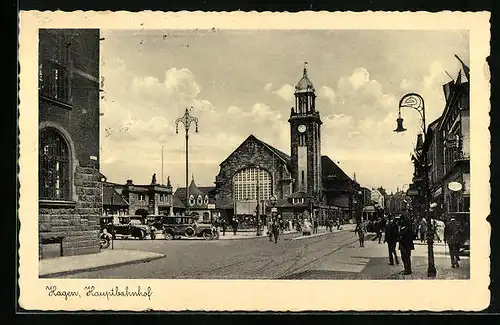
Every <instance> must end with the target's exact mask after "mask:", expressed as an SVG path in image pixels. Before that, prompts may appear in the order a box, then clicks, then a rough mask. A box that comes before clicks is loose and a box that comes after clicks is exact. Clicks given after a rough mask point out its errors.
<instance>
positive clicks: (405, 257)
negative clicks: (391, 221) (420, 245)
mask: <svg viewBox="0 0 500 325" xmlns="http://www.w3.org/2000/svg"><path fill="white" fill-rule="evenodd" d="M414 249H415V246H414V244H413V232H412V230H411V227H410V222H409V221H408V219H406V218H402V219H401V226H400V228H399V250H400V252H401V260H402V261H403V265H404V270H403V271H402V272H401V273H402V274H404V275H409V274H411V251H412V250H414Z"/></svg>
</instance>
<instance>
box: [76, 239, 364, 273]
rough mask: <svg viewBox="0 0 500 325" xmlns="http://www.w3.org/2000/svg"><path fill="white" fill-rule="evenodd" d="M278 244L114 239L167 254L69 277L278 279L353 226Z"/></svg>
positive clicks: (333, 245) (329, 248)
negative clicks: (145, 261) (147, 260)
mask: <svg viewBox="0 0 500 325" xmlns="http://www.w3.org/2000/svg"><path fill="white" fill-rule="evenodd" d="M294 237H297V235H296V234H289V235H284V236H283V237H282V238H280V240H279V242H278V243H277V244H275V243H274V242H269V240H268V239H267V237H264V238H255V239H241V240H217V241H204V240H175V241H164V240H161V239H158V240H142V241H139V240H116V241H115V249H137V250H142V251H152V252H159V253H164V254H166V258H163V259H160V260H156V261H152V262H149V263H142V264H135V265H128V266H124V267H116V268H110V269H106V270H100V271H95V272H87V273H79V274H74V275H70V276H67V277H68V278H69V277H71V278H117V279H121V278H136V279H137V278H154V279H172V278H174V279H186V278H189V279H193V278H197V279H278V278H289V277H290V276H292V275H293V274H295V273H301V272H304V271H307V270H308V269H309V268H311V267H314V266H315V265H317V264H318V263H319V262H321V261H323V260H325V259H328V258H330V257H331V256H333V255H334V254H335V253H336V252H337V251H339V250H342V249H343V248H344V247H346V246H348V245H350V244H351V243H353V242H355V241H356V238H355V236H354V233H353V232H352V231H350V230H342V231H339V232H337V231H336V232H334V233H328V234H325V235H321V236H317V237H312V238H306V239H301V240H291V239H292V238H294Z"/></svg>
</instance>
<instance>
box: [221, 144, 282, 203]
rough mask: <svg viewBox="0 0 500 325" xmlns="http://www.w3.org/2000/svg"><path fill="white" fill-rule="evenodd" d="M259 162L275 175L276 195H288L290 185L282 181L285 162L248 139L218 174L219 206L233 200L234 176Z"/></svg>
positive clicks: (222, 166)
mask: <svg viewBox="0 0 500 325" xmlns="http://www.w3.org/2000/svg"><path fill="white" fill-rule="evenodd" d="M256 164H258V165H259V167H260V168H262V169H265V170H267V171H268V172H269V173H270V174H271V175H272V177H273V185H272V186H273V191H274V195H276V197H278V198H282V197H283V196H284V195H288V194H289V193H288V192H289V191H288V185H283V182H281V181H280V180H281V178H282V173H283V169H284V165H285V163H284V162H283V161H282V160H281V159H280V158H278V157H277V156H276V155H274V154H273V153H272V152H271V151H270V150H269V149H267V148H266V147H264V146H263V145H262V144H260V143H257V142H256V141H246V142H244V143H243V144H242V145H241V146H240V147H239V148H238V149H237V152H235V153H234V154H231V155H230V156H229V157H228V159H227V160H226V161H224V162H223V163H222V164H221V166H220V171H219V174H218V175H217V176H216V183H217V190H216V191H217V194H216V200H217V204H218V206H224V205H228V204H231V203H232V202H233V181H232V180H233V176H234V174H235V173H236V172H238V171H239V170H241V169H243V168H247V167H251V166H252V165H256Z"/></svg>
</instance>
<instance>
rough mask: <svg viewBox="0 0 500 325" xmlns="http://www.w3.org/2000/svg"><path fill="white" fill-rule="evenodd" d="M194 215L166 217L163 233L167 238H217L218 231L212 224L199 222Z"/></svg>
mask: <svg viewBox="0 0 500 325" xmlns="http://www.w3.org/2000/svg"><path fill="white" fill-rule="evenodd" d="M197 220H198V218H196V217H195V218H193V217H166V218H165V220H164V221H165V223H164V224H163V235H164V236H165V239H166V240H172V239H180V238H182V237H188V238H195V237H203V238H204V239H206V240H211V239H214V238H217V231H216V230H215V229H214V227H213V226H212V225H211V224H206V223H198V222H197Z"/></svg>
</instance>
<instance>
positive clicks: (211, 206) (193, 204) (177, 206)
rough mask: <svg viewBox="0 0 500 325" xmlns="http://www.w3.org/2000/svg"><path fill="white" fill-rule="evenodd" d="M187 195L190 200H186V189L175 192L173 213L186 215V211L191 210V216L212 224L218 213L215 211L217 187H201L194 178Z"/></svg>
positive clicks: (180, 188) (182, 188) (178, 189)
mask: <svg viewBox="0 0 500 325" xmlns="http://www.w3.org/2000/svg"><path fill="white" fill-rule="evenodd" d="M187 194H188V195H189V197H188V198H186V188H185V187H179V188H177V189H176V190H175V193H174V195H173V199H174V210H173V213H174V214H177V215H178V214H185V213H186V210H187V209H189V215H190V216H193V217H198V221H199V222H204V223H209V222H211V221H212V220H213V218H214V217H215V216H216V213H217V212H216V209H215V186H204V187H201V186H200V187H199V186H197V185H196V183H195V181H194V177H193V178H192V179H191V183H190V185H189V192H188V193H187ZM186 199H187V204H186Z"/></svg>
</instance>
